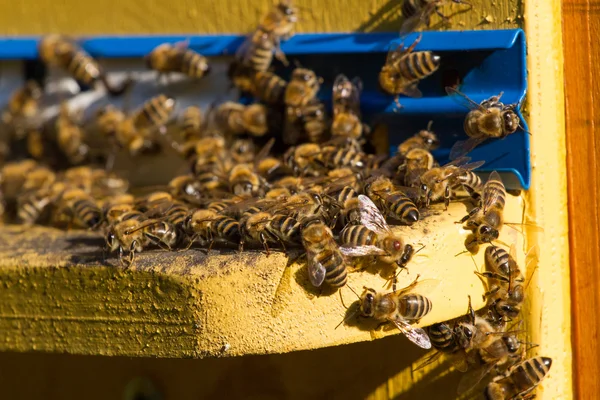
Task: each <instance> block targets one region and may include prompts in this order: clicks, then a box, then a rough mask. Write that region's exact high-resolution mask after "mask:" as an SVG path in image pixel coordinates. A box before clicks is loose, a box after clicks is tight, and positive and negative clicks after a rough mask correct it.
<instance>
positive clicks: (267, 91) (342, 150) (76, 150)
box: [0, 1, 551, 399]
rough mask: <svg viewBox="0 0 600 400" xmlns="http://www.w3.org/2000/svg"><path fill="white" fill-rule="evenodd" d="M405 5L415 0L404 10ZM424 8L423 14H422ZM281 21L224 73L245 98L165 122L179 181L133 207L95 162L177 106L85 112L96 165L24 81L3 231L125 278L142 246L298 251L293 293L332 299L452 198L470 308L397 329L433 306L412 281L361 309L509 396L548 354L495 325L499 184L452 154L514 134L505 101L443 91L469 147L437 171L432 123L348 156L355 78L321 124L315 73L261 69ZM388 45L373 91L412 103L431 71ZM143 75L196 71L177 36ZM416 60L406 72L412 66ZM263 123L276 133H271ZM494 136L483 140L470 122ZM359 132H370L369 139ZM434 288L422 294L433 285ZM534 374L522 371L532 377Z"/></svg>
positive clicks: (516, 300)
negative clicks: (69, 247)
mask: <svg viewBox="0 0 600 400" xmlns="http://www.w3.org/2000/svg"><path fill="white" fill-rule="evenodd" d="M409 3H410V4H412V5H413V7H417V6H418V7H421V5H420V4H421V3H423V2H421V3H418V2H409ZM425 3H426V4H430V3H431V5H428V6H423V7H424V9H423V10H416V9H415V10H412V11H411V15H410V19H409V22H411V23H414V21H416V19H414V18H415V15H416V16H417V17H419V20H423V16H425V17H427V16H428V15H430V14H431V13H432V12H433V11H435V10H436V7H437V2H425ZM434 3H435V4H434ZM297 14H298V10H297V8H295V7H294V5H293V4H292V2H291V1H282V2H281V3H279V4H278V5H277V6H276V7H275V8H273V10H271V11H270V12H269V14H268V15H267V16H265V18H264V19H263V20H262V21H261V22H260V24H259V26H258V27H257V29H256V30H255V31H254V32H253V33H252V34H251V35H249V36H248V39H247V40H246V42H245V43H244V44H243V45H242V46H241V47H240V49H239V51H238V52H237V53H236V55H235V57H234V60H233V62H232V63H231V67H230V69H229V72H228V74H229V77H230V79H231V82H232V84H233V85H234V86H235V87H237V88H238V89H240V90H241V91H242V92H245V93H247V94H249V95H250V96H251V97H253V98H254V100H255V102H254V103H252V104H242V103H238V102H232V101H227V102H222V103H220V104H215V105H213V106H212V107H211V108H210V109H209V110H208V111H206V110H204V111H203V110H202V109H201V108H200V107H197V106H190V107H188V108H186V109H184V110H181V111H180V115H179V118H178V119H177V122H176V124H177V129H178V131H179V132H180V134H181V135H180V138H181V139H180V140H179V141H174V142H172V143H169V144H170V145H171V146H172V148H173V149H175V150H176V151H177V152H179V154H180V155H181V157H182V158H183V159H185V160H186V162H187V165H188V167H189V170H188V172H187V173H185V174H183V175H179V176H175V177H174V178H173V179H172V180H171V181H170V182H168V184H166V185H165V186H164V190H160V191H153V192H151V193H148V194H145V195H142V196H139V195H138V196H135V195H133V194H131V193H130V192H129V189H130V188H129V182H127V180H126V179H123V178H121V177H119V176H118V174H116V173H114V172H112V171H111V169H112V156H111V155H114V152H116V151H124V152H127V153H128V154H130V156H131V157H135V156H137V155H138V154H142V153H146V152H151V151H155V150H156V149H157V148H160V145H161V142H164V141H165V140H167V141H168V139H167V136H166V125H167V123H168V122H170V121H171V120H172V119H173V117H174V115H175V113H176V99H174V98H172V97H169V96H166V95H158V96H156V97H153V98H151V99H148V100H147V101H146V102H145V103H144V104H143V105H142V106H141V107H140V108H139V109H137V110H135V111H133V112H131V113H126V112H124V111H122V110H120V109H118V108H116V107H114V106H112V105H108V106H104V107H102V108H100V109H98V110H96V112H95V114H94V123H95V125H96V126H97V128H98V131H99V132H100V133H101V134H102V135H104V136H105V137H106V138H107V139H108V141H109V143H110V144H111V148H110V149H109V152H108V156H107V157H106V158H107V159H106V160H105V161H106V163H105V165H98V164H97V163H96V162H95V161H96V160H95V159H94V157H93V151H92V150H93V149H92V148H91V147H90V146H89V145H88V144H87V142H86V137H87V135H88V132H86V127H85V126H84V125H83V124H82V123H81V118H80V116H79V115H78V112H76V111H73V110H71V109H70V108H69V106H68V103H67V102H63V103H62V104H61V107H60V111H59V114H58V116H57V117H56V118H55V119H54V120H53V121H52V123H51V124H50V126H48V122H45V123H40V120H39V118H38V115H39V113H40V110H39V107H38V105H39V101H40V99H41V98H42V97H43V96H44V92H43V90H42V88H41V87H40V86H39V85H38V84H36V83H35V82H33V81H30V82H27V83H26V84H25V85H24V86H23V87H22V88H20V89H19V90H17V91H16V92H15V93H13V94H12V96H11V98H10V101H9V104H8V105H7V107H6V109H5V111H4V113H3V115H2V120H3V123H4V125H3V127H4V129H5V130H6V131H7V132H8V134H9V136H10V141H9V145H7V146H4V147H3V150H4V151H3V155H4V158H7V157H10V156H11V153H13V152H14V150H15V149H14V147H15V143H20V144H25V147H26V154H27V158H26V159H23V160H18V161H10V162H5V163H4V165H3V167H2V169H1V171H0V174H1V175H0V183H1V190H2V192H1V194H2V203H1V204H2V213H3V216H4V219H5V221H6V222H9V223H19V224H25V225H33V224H41V225H50V226H54V227H57V228H60V229H90V230H95V231H98V232H101V233H102V235H103V236H104V237H105V239H106V248H107V249H108V250H109V252H111V253H115V252H116V253H117V255H118V259H119V261H120V263H121V264H122V265H123V266H124V267H126V268H128V267H130V266H131V265H132V264H133V263H134V262H135V255H136V254H138V253H140V252H145V251H148V250H152V249H161V250H175V249H191V250H190V251H195V250H197V249H201V251H211V250H219V249H220V248H231V247H239V251H244V250H246V249H248V248H259V249H264V251H265V252H266V254H267V255H268V254H270V253H271V252H272V251H284V252H285V251H287V249H289V248H300V249H304V251H305V253H306V259H307V266H308V268H307V269H308V273H309V279H310V282H311V283H312V284H313V285H314V286H316V287H320V286H321V285H324V284H325V285H329V286H331V287H333V288H340V287H342V286H344V285H345V284H346V281H347V274H348V269H349V268H348V267H349V266H351V265H352V264H353V263H354V262H355V261H356V260H362V261H365V262H375V261H376V262H379V263H384V264H388V265H392V266H396V267H397V268H400V269H402V268H407V266H408V264H409V262H410V259H411V257H412V256H413V254H414V253H415V249H414V248H413V246H412V245H411V244H409V243H407V242H406V240H405V238H403V237H401V236H400V235H398V234H397V233H394V232H393V231H392V229H391V228H390V226H389V224H392V225H394V224H401V225H412V224H414V223H415V222H417V221H418V220H420V219H422V218H426V215H427V213H424V212H423V211H424V210H427V209H429V208H431V207H432V205H433V204H434V203H440V202H443V203H444V204H445V206H446V207H447V206H448V204H449V202H450V201H453V200H455V199H459V198H463V199H469V200H470V201H471V202H472V203H473V204H474V208H473V209H472V211H471V212H470V213H469V214H468V215H466V216H465V217H464V218H463V219H462V220H461V221H460V222H461V223H463V224H464V228H465V229H468V230H469V231H470V232H471V234H470V235H469V236H468V238H467V240H466V241H465V246H466V249H467V250H468V251H469V252H471V253H477V252H478V251H479V247H480V246H481V245H486V246H487V247H486V248H485V250H484V251H485V269H484V272H482V273H480V276H481V278H482V279H483V280H484V281H485V282H486V284H487V292H486V293H485V298H486V299H487V307H486V308H485V309H484V310H482V311H479V312H477V313H476V312H475V311H473V310H472V309H471V308H470V307H469V311H468V313H467V314H466V315H465V316H464V317H461V318H459V319H458V320H456V321H450V322H444V323H438V324H435V325H433V326H431V327H429V328H427V330H425V329H422V328H417V327H414V326H413V323H415V322H417V321H418V320H420V319H421V318H422V317H423V316H425V315H426V314H427V313H428V312H429V311H430V310H431V308H432V306H433V304H432V302H431V301H430V300H429V299H428V298H427V297H426V296H425V295H424V293H425V292H426V290H432V289H433V287H431V286H432V282H429V281H427V280H423V281H419V279H418V277H417V279H416V280H415V281H414V282H413V283H412V284H411V285H409V286H408V287H406V288H403V289H400V290H396V287H395V286H396V285H395V281H394V284H393V286H394V289H393V291H392V292H389V293H381V292H377V291H375V290H373V289H365V290H364V292H363V293H362V295H361V296H359V297H360V306H359V311H360V314H361V315H362V316H364V317H367V318H373V319H375V320H378V321H381V322H392V323H393V324H395V325H396V326H397V327H398V329H399V330H400V331H401V332H402V333H404V334H405V335H406V336H407V337H408V338H409V339H410V340H411V341H413V342H414V343H416V344H417V345H419V346H421V347H423V348H431V347H432V346H433V347H434V348H435V349H437V350H438V352H437V353H436V355H435V358H437V357H439V356H440V355H446V356H447V357H448V358H449V359H451V361H452V363H453V364H454V365H455V366H456V368H457V369H459V370H461V371H467V370H468V371H469V372H467V374H465V377H464V379H463V380H462V381H461V383H460V386H459V391H460V392H466V391H468V390H470V389H472V388H473V387H475V386H477V385H478V384H479V383H480V381H481V380H482V379H484V378H485V377H488V376H494V378H493V379H492V380H491V382H489V383H488V385H487V386H486V387H485V389H484V390H485V393H486V396H487V398H490V399H508V398H515V396H516V397H518V398H525V397H526V396H528V395H529V394H530V393H531V391H532V390H533V389H534V388H535V386H537V384H538V383H539V382H540V381H541V380H542V379H543V378H544V377H545V375H546V374H547V372H548V371H549V368H550V366H551V359H549V358H547V357H533V358H528V359H526V357H525V350H526V349H525V343H524V342H523V341H521V340H520V339H519V338H518V333H517V330H516V329H515V328H513V327H511V326H509V324H510V325H514V324H511V321H516V320H517V319H518V317H519V314H520V311H521V306H522V304H523V301H524V297H525V289H526V282H525V279H524V276H523V273H522V272H521V270H520V268H519V266H518V265H517V263H516V259H515V255H514V252H513V250H514V246H513V247H511V251H510V252H509V251H507V250H505V249H503V248H502V247H500V246H498V245H497V244H496V242H497V240H498V239H499V232H500V229H501V228H502V226H503V218H502V214H503V209H504V204H505V201H506V189H505V188H504V184H503V183H502V180H501V178H500V175H499V174H497V173H496V172H492V174H491V175H490V177H489V179H488V180H487V181H486V182H483V181H482V180H481V179H480V178H479V176H478V175H477V174H475V173H474V172H473V170H475V169H476V168H478V167H480V166H481V165H482V164H483V162H473V163H470V160H469V158H468V157H466V154H467V153H468V152H469V151H471V150H472V149H473V148H474V147H475V146H477V145H478V144H480V143H481V142H482V141H484V140H486V139H488V138H501V137H505V136H506V135H508V134H511V133H513V132H514V131H515V130H516V129H517V127H518V126H519V122H520V121H519V119H518V116H517V115H516V114H515V112H514V111H515V107H516V106H514V105H509V106H506V105H504V104H502V103H501V102H500V96H501V95H499V96H496V97H493V98H490V99H488V100H485V101H484V102H482V103H475V102H473V101H472V100H470V99H469V98H468V97H466V96H465V95H464V94H462V93H460V92H459V91H458V90H456V89H455V88H448V93H449V94H451V95H453V96H455V97H456V98H457V99H458V100H460V101H462V102H463V103H465V105H466V106H467V107H468V108H469V110H470V111H469V112H468V114H467V115H466V123H465V129H466V131H467V132H466V133H467V134H468V136H469V139H468V140H467V141H464V142H458V143H457V144H456V145H455V146H454V148H453V149H452V152H451V153H452V155H451V158H452V161H451V162H450V163H448V164H445V165H439V163H438V162H437V161H436V160H435V158H434V156H433V155H432V153H431V151H432V150H435V149H436V148H437V147H438V145H439V141H438V138H437V136H436V134H435V133H434V132H433V131H432V129H431V128H432V127H431V124H430V125H429V126H427V127H426V128H425V127H424V129H423V130H421V131H419V132H415V133H414V135H413V136H411V137H410V138H408V139H407V140H405V141H404V142H402V143H401V144H400V145H399V146H398V151H397V153H396V154H395V155H393V156H391V157H388V156H381V155H376V154H371V153H369V152H367V151H365V149H366V148H367V145H368V143H369V140H370V139H371V136H372V134H373V131H371V127H369V126H368V125H367V124H365V123H364V122H363V119H362V117H361V107H360V98H361V89H362V84H361V80H360V79H359V78H354V79H352V80H350V79H348V78H347V77H346V76H344V75H341V74H340V75H339V76H338V77H337V78H336V79H335V81H334V82H333V92H332V110H333V113H332V114H333V115H332V116H331V118H329V117H328V116H327V113H326V107H325V105H324V104H323V103H322V102H321V100H319V97H318V93H319V90H320V85H321V84H322V80H321V79H320V78H319V77H318V76H317V74H316V73H315V72H314V71H312V70H311V69H309V68H308V66H307V67H298V68H296V69H294V71H293V72H292V74H291V78H290V80H289V82H288V81H286V80H284V79H283V78H282V77H280V76H278V75H276V74H275V73H274V72H273V71H272V69H271V68H270V67H271V64H272V62H273V59H274V58H276V59H277V60H279V61H281V62H283V63H287V62H288V61H287V59H286V57H285V55H284V54H283V52H281V49H280V43H281V42H282V41H284V40H286V39H288V38H289V37H290V36H291V35H292V33H293V30H294V25H295V23H296V21H297ZM419 40H420V38H419V39H417V40H416V41H415V42H414V43H413V44H412V45H411V46H410V47H408V48H404V46H403V45H401V46H400V47H398V48H395V49H392V50H391V51H390V54H389V55H388V58H387V60H386V62H385V64H384V65H383V66H382V70H381V73H380V75H379V83H380V86H381V88H382V89H383V90H384V91H385V92H387V93H388V94H390V95H393V96H398V95H400V94H404V95H410V96H418V95H419V94H420V92H419V90H418V88H417V84H418V83H419V81H420V80H422V79H424V78H426V77H427V76H429V75H431V74H432V73H433V72H435V70H437V68H438V67H439V65H440V63H441V62H443V60H441V59H440V57H439V56H437V55H435V54H433V53H432V52H429V51H413V50H414V48H415V46H416V44H417V43H418V41H419ZM39 54H40V58H41V59H42V61H43V62H44V63H46V64H47V65H48V66H49V67H53V68H60V69H63V70H64V71H66V72H67V73H69V74H70V75H71V76H72V77H73V78H74V79H76V80H78V81H80V82H84V83H86V84H87V85H96V84H101V85H103V86H104V87H105V89H106V90H107V92H108V93H109V95H111V96H118V95H121V94H123V93H126V92H127V90H129V88H130V87H131V85H133V84H134V83H133V82H132V81H131V80H129V79H127V80H125V81H124V82H122V84H121V85H119V86H115V85H114V84H112V83H110V82H109V81H108V79H107V77H106V74H105V73H104V72H103V71H102V68H101V67H100V66H99V64H98V63H97V62H96V61H95V60H94V59H93V58H92V57H91V56H89V55H88V54H87V53H85V51H84V50H82V49H81V48H80V47H79V46H78V45H77V43H76V42H74V41H72V40H70V39H68V38H65V37H63V36H60V35H50V36H47V37H44V38H43V39H42V40H41V41H40V45H39ZM146 61H147V64H148V66H149V67H150V68H151V69H153V70H156V71H158V72H159V73H160V74H172V73H180V74H184V75H185V76H187V77H189V78H190V79H203V78H204V77H205V76H207V75H208V74H209V73H210V60H209V59H207V58H205V57H203V56H202V55H200V54H198V53H196V52H195V51H193V50H191V49H189V48H188V47H187V45H186V43H176V44H170V43H165V44H162V45H160V46H158V47H157V48H155V49H154V50H153V51H152V52H151V53H150V54H149V55H148V56H147V57H146ZM415 66H419V68H415ZM274 121H276V123H274ZM489 126H496V127H497V129H496V130H493V131H490V130H489V129H484V127H489ZM374 131H375V130H374ZM48 154H53V155H55V158H56V154H58V156H57V157H58V158H59V159H60V160H61V161H62V162H63V164H65V163H66V168H60V169H57V168H53V167H51V166H50V165H53V164H52V163H49V161H48ZM433 286H435V285H433ZM532 371H533V372H532Z"/></svg>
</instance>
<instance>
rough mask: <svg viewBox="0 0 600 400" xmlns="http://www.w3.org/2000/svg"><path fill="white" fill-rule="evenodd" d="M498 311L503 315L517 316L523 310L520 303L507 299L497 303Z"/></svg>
mask: <svg viewBox="0 0 600 400" xmlns="http://www.w3.org/2000/svg"><path fill="white" fill-rule="evenodd" d="M495 308H496V312H498V314H499V315H501V316H503V317H508V318H511V319H512V318H517V317H518V316H519V313H520V312H521V306H520V305H518V304H510V303H508V302H506V301H499V302H498V304H496V307H495Z"/></svg>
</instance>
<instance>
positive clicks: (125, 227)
mask: <svg viewBox="0 0 600 400" xmlns="http://www.w3.org/2000/svg"><path fill="white" fill-rule="evenodd" d="M142 223H143V215H142V214H141V213H140V214H138V215H135V216H133V217H132V218H128V219H124V220H123V221H121V222H118V223H116V224H112V225H110V227H109V229H108V231H107V232H106V236H105V241H106V245H107V247H108V250H109V252H111V253H112V252H115V251H117V250H118V251H119V262H120V263H121V265H123V266H125V268H129V267H130V266H131V264H133V260H134V258H135V254H136V253H139V252H141V251H143V250H144V248H145V247H147V246H148V245H149V243H150V241H149V239H148V238H147V237H146V235H144V232H143V231H142V230H140V229H137V228H138V227H140V226H141V224H142Z"/></svg>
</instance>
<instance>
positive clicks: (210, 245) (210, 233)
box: [206, 227, 215, 254]
mask: <svg viewBox="0 0 600 400" xmlns="http://www.w3.org/2000/svg"><path fill="white" fill-rule="evenodd" d="M207 233H208V235H207V236H208V240H209V244H208V249H206V254H208V253H209V252H210V251H211V250H212V247H213V244H214V243H215V240H214V238H213V234H212V229H210V227H209V228H208V232H207Z"/></svg>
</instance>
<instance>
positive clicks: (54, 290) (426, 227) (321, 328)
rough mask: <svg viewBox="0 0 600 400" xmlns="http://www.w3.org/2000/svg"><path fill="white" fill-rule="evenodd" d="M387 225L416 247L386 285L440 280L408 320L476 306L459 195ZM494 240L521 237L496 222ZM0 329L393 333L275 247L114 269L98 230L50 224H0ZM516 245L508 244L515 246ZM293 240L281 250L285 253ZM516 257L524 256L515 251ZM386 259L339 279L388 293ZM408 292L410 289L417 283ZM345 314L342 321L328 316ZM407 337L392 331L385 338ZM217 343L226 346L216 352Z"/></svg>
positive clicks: (176, 349)
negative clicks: (316, 283) (420, 311)
mask: <svg viewBox="0 0 600 400" xmlns="http://www.w3.org/2000/svg"><path fill="white" fill-rule="evenodd" d="M438 211H439V215H432V216H431V217H430V218H428V219H427V220H425V221H420V222H418V223H416V224H415V225H414V226H412V227H395V228H393V229H394V231H397V233H399V234H401V235H402V236H403V237H404V238H405V240H406V241H407V242H409V243H412V244H413V245H414V246H415V247H416V248H417V249H418V248H419V247H417V246H419V245H424V246H425V247H424V248H423V249H422V250H421V251H420V252H419V253H418V254H416V255H415V257H414V259H413V261H411V263H410V264H409V272H410V274H406V273H405V272H402V273H401V274H400V277H399V282H398V288H402V287H405V286H407V285H408V284H410V283H411V282H413V281H414V279H416V277H417V275H420V277H419V280H423V281H424V280H441V282H440V284H439V285H438V286H437V287H435V289H433V290H432V291H430V292H429V293H426V295H427V297H428V298H429V299H430V300H431V302H432V304H433V308H432V311H431V312H430V314H428V315H427V316H426V317H424V318H423V319H422V320H421V321H420V323H419V324H418V325H419V326H427V325H430V324H432V323H435V322H440V321H445V320H449V319H453V318H456V317H459V316H462V315H464V314H465V313H466V311H467V304H468V297H467V296H469V295H470V296H471V299H472V301H473V306H474V307H476V308H481V307H483V306H484V302H483V300H482V294H483V293H484V291H485V289H484V286H483V284H482V282H481V281H480V280H479V278H478V277H477V276H476V275H475V274H474V273H473V272H474V270H475V268H476V267H475V264H477V266H478V268H479V269H481V268H482V267H483V253H484V252H483V249H481V250H480V251H479V253H478V254H477V255H476V256H475V258H474V261H475V263H474V262H473V260H471V257H470V256H469V255H468V254H461V255H459V256H456V254H457V253H459V252H461V251H463V250H464V244H463V242H464V240H465V237H466V235H467V232H465V231H463V230H462V228H461V225H459V224H455V221H457V220H459V219H460V218H461V217H462V216H464V215H465V213H466V207H465V205H464V204H462V203H459V202H455V203H451V204H450V207H449V209H448V211H446V212H444V211H443V206H439V207H434V208H433V209H432V212H436V213H437V212H438ZM521 213H522V201H521V198H519V197H513V196H509V197H508V198H507V205H506V210H505V215H506V219H507V220H511V221H516V220H518V218H520V216H521ZM501 235H502V238H503V239H507V240H508V239H510V242H511V243H512V242H514V241H516V240H521V239H522V238H521V237H520V235H519V234H518V233H517V232H516V231H515V230H514V229H512V228H509V227H505V228H504V229H503V231H502V234H501ZM0 239H1V240H0V278H1V279H0V281H1V282H3V290H1V291H0V329H1V330H2V332H4V338H5V340H3V341H2V342H1V343H0V350H2V351H8V350H10V351H31V350H38V351H39V350H41V351H48V352H60V353H62V352H65V353H72V354H95V355H97V354H103V355H122V356H154V357H183V358H188V357H194V358H203V357H220V356H230V355H247V354H265V353H285V352H290V351H295V350H307V349H316V348H322V347H329V346H335V345H340V344H346V343H354V342H361V341H366V340H371V339H373V338H377V337H381V336H385V335H391V334H396V333H398V330H397V329H395V328H394V327H393V325H391V324H389V326H384V327H381V328H379V330H375V329H376V328H377V325H378V323H377V322H375V321H369V320H366V319H364V318H358V319H357V318H355V316H354V315H352V314H353V312H354V311H355V310H356V306H357V303H356V297H355V295H354V294H353V293H352V292H351V291H350V290H349V289H348V288H347V287H344V288H342V289H341V295H342V297H343V300H344V304H345V306H346V307H349V309H348V310H347V309H346V308H345V307H344V304H342V302H341V300H340V296H339V294H338V293H335V292H331V291H330V292H328V291H327V289H326V288H324V289H323V291H322V292H321V293H319V290H316V289H314V288H313V287H311V285H310V283H309V281H308V276H307V271H306V266H305V262H304V260H303V259H301V258H300V259H298V260H297V261H292V262H290V259H288V257H287V256H286V255H285V254H284V253H281V252H273V253H272V254H271V255H270V256H269V257H267V256H266V255H265V254H264V253H262V252H260V251H258V250H255V251H246V252H244V253H242V254H240V253H238V252H237V251H234V250H231V251H223V250H221V251H215V250H213V251H212V252H211V253H210V256H208V257H207V256H206V255H205V254H204V252H203V251H202V250H199V249H190V250H186V251H177V252H164V251H149V252H144V253H140V254H138V255H137V256H136V261H135V265H134V266H133V267H132V268H131V269H130V270H124V269H123V268H122V267H121V266H120V265H119V263H118V261H117V259H116V258H114V257H111V258H107V259H105V258H104V257H105V256H104V255H103V254H102V251H101V250H98V249H99V248H100V246H101V245H102V243H103V238H102V237H100V236H98V235H97V234H93V233H89V232H77V231H70V232H67V233H63V232H61V231H58V230H54V229H50V228H42V227H38V228H33V229H29V230H27V232H25V231H24V230H23V228H22V227H19V226H6V227H4V228H3V229H2V230H0ZM521 247H522V246H521V245H520V244H519V245H518V246H517V249H518V250H519V251H520V250H521ZM298 254H299V252H298V251H296V252H294V251H293V250H291V251H290V254H289V257H290V258H293V257H295V256H297V255H298ZM518 260H519V263H520V265H521V264H524V262H523V260H524V256H523V253H522V252H521V253H520V254H519V257H518ZM390 273H392V271H390V270H389V269H385V268H384V269H380V268H370V269H367V270H365V271H360V272H352V273H350V274H349V277H348V285H349V286H351V287H352V288H353V289H354V290H355V291H357V292H358V293H360V292H361V291H362V289H363V286H367V287H371V288H373V289H375V290H377V291H382V292H388V291H390V289H389V288H385V287H384V285H385V282H386V279H385V278H388V277H389V276H390ZM417 292H418V291H417ZM346 317H348V318H347V321H346V323H345V324H342V325H341V326H340V327H339V328H337V329H336V326H337V325H338V324H339V323H340V322H341V321H342V319H344V318H346ZM397 339H398V340H399V341H402V343H404V344H405V345H406V346H411V347H414V345H413V344H412V343H410V342H409V341H408V340H406V339H405V338H403V337H401V335H400V336H399V337H398V338H397ZM224 348H227V351H225V352H224V351H223V349H224Z"/></svg>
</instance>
